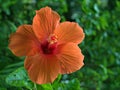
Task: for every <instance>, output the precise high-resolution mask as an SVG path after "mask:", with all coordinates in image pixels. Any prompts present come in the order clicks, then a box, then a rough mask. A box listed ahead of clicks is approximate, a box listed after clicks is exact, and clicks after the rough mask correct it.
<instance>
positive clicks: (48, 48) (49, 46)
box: [41, 34, 57, 54]
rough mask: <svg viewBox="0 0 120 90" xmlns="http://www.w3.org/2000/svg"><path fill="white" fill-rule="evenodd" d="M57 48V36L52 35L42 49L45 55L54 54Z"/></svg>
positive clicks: (42, 45)
mask: <svg viewBox="0 0 120 90" xmlns="http://www.w3.org/2000/svg"><path fill="white" fill-rule="evenodd" d="M56 47H57V36H56V35H55V34H51V35H50V36H49V37H48V38H47V40H45V42H43V43H42V44H41V48H42V51H43V53H44V54H53V53H54V51H55V49H56Z"/></svg>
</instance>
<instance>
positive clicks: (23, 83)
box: [6, 67, 33, 89]
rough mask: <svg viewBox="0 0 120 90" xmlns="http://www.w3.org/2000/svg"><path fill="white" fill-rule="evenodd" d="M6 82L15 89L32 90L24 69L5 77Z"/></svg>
mask: <svg viewBox="0 0 120 90" xmlns="http://www.w3.org/2000/svg"><path fill="white" fill-rule="evenodd" d="M6 82H7V83H8V84H9V85H11V86H15V87H26V88H28V89H31V88H33V84H32V82H30V80H29V79H28V77H27V74H26V71H25V69H24V67H21V68H18V69H17V70H15V71H14V72H12V73H10V74H9V75H8V76H7V77H6Z"/></svg>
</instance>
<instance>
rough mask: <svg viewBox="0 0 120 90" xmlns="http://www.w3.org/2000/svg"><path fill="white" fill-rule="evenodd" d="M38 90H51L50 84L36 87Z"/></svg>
mask: <svg viewBox="0 0 120 90" xmlns="http://www.w3.org/2000/svg"><path fill="white" fill-rule="evenodd" d="M37 89H38V90H53V88H52V86H51V84H50V83H48V84H42V85H37Z"/></svg>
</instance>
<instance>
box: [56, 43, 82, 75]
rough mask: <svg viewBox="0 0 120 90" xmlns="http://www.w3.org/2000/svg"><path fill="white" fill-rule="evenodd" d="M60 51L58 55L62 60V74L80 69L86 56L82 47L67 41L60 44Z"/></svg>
mask: <svg viewBox="0 0 120 90" xmlns="http://www.w3.org/2000/svg"><path fill="white" fill-rule="evenodd" d="M58 48H59V50H60V51H59V53H60V54H58V55H57V57H58V59H59V60H60V66H61V70H60V73H61V74H68V73H72V72H75V71H77V70H79V69H80V68H81V67H82V66H83V65H84V63H83V59H84V56H83V55H82V53H81V50H80V48H79V47H78V46H77V45H76V44H75V43H67V44H65V45H60V46H58Z"/></svg>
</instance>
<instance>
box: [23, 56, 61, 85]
mask: <svg viewBox="0 0 120 90" xmlns="http://www.w3.org/2000/svg"><path fill="white" fill-rule="evenodd" d="M24 66H25V68H26V69H27V71H28V74H29V77H30V79H31V80H32V81H33V82H35V83H37V84H45V83H51V82H53V81H54V80H55V78H57V75H58V73H59V70H60V68H59V63H58V60H57V58H56V57H55V56H42V55H35V56H28V57H27V58H26V60H25V63H24Z"/></svg>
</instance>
